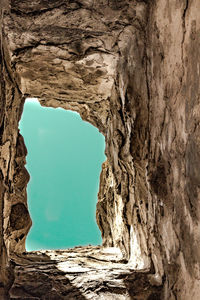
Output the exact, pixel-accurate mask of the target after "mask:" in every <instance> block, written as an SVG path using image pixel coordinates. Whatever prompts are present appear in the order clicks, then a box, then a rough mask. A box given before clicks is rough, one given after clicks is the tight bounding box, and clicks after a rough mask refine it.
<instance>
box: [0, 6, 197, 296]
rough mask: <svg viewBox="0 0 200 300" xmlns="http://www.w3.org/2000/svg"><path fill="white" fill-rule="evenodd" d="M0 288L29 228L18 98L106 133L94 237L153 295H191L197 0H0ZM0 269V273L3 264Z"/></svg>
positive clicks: (193, 272)
mask: <svg viewBox="0 0 200 300" xmlns="http://www.w3.org/2000/svg"><path fill="white" fill-rule="evenodd" d="M0 9H1V49H0V51H1V56H0V63H1V71H0V73H1V81H0V84H1V107H0V147H1V150H0V151H1V157H0V168H1V172H0V186H1V189H0V192H1V206H0V214H1V226H0V230H1V238H2V237H4V238H3V239H2V240H1V247H0V250H1V253H0V255H1V256H0V257H1V265H2V268H1V271H0V281H1V282H2V284H1V286H0V292H1V290H2V293H3V292H5V293H6V291H7V290H8V289H9V287H10V284H11V283H12V280H10V279H8V278H11V277H12V276H10V277H9V276H8V274H7V273H9V272H10V273H12V272H11V268H10V265H9V261H8V262H7V258H6V257H7V254H6V253H7V252H8V254H9V253H13V252H18V253H21V252H22V251H24V250H25V249H24V241H25V238H26V234H27V232H28V230H29V228H30V226H31V220H30V217H29V213H28V210H27V204H26V185H27V182H28V179H29V175H28V173H27V171H26V169H25V167H24V164H25V156H26V148H25V145H24V142H23V138H22V137H21V136H20V134H19V133H18V129H17V127H18V121H19V119H20V116H21V113H22V108H23V103H24V98H25V97H27V96H32V97H38V98H39V100H40V103H41V104H42V105H44V106H52V107H63V108H65V109H71V110H75V111H77V112H79V113H80V115H81V116H82V118H83V119H84V120H86V121H88V122H90V123H91V124H93V125H94V126H96V127H97V128H98V129H99V130H100V131H101V132H102V133H103V134H104V135H105V138H106V155H107V161H106V162H105V163H104V164H103V168H102V174H101V178H100V191H99V196H98V198H99V199H98V204H97V223H98V225H99V227H100V229H101V232H102V238H103V246H107V247H118V248H119V249H120V251H121V254H122V256H123V259H125V260H128V261H129V265H131V266H132V268H135V269H141V270H143V269H148V270H151V274H152V276H150V277H149V278H150V282H151V284H152V285H162V284H163V286H164V295H163V299H170V300H174V299H181V300H189V299H194V300H198V299H199V298H200V280H199V279H200V266H199V262H200V250H199V242H200V241H199V239H200V238H199V236H200V235H199V233H200V232H199V231H200V228H199V219H200V211H199V205H198V204H199V187H200V172H199V170H200V166H199V164H200V141H199V131H200V127H199V123H200V122H199V121H200V113H199V109H200V108H199V94H200V90H199V89H200V84H199V58H200V57H199V56H200V53H199V51H200V47H199V44H200V35H199V33H200V13H199V12H200V2H199V0H170V1H169V0H168V1H166V0H157V1H150V0H149V1H148V0H146V1H141V0H119V1H117V0H108V1H106V0H54V1H53V0H52V1H46V0H34V1H25V0H11V1H10V5H9V1H6V0H4V1H2V0H1V5H0ZM5 268H6V271H4V270H5Z"/></svg>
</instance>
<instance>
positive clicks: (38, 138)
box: [20, 98, 106, 251]
mask: <svg viewBox="0 0 200 300" xmlns="http://www.w3.org/2000/svg"><path fill="white" fill-rule="evenodd" d="M20 133H21V134H22V135H23V137H24V139H25V144H26V147H27V150H28V156H27V165H26V168H27V170H28V172H29V174H30V176H31V179H30V182H29V184H28V206H29V211H30V214H31V218H32V221H33V225H32V228H31V230H30V232H29V234H28V237H27V241H26V249H27V251H32V250H39V249H64V248H69V247H73V246H79V245H88V244H92V245H98V244H101V234H100V231H99V229H98V226H97V224H96V220H95V210H96V203H97V193H98V188H99V176H100V172H101V165H102V163H103V162H104V161H105V159H106V158H105V155H104V150H105V139H104V137H103V135H102V134H101V133H99V131H98V129H96V128H95V127H94V126H92V125H91V124H89V123H87V122H84V121H82V119H81V118H80V116H79V114H78V113H74V112H72V111H66V110H64V109H60V108H58V109H53V108H44V107H42V106H41V105H40V104H39V102H38V101H37V100H36V99H32V98H31V99H27V100H26V103H25V106H24V111H23V115H22V119H21V121H20Z"/></svg>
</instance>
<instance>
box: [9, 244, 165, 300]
mask: <svg viewBox="0 0 200 300" xmlns="http://www.w3.org/2000/svg"><path fill="white" fill-rule="evenodd" d="M13 259H14V260H15V263H16V266H15V282H14V284H13V286H12V289H11V291H10V295H11V299H20V300H23V299H35V300H36V299H41V300H43V299H44V300H45V299H48V300H61V299H66V300H74V299H76V300H79V299H80V300H84V299H88V300H89V299H91V300H100V299H106V300H109V299H110V300H111V299H113V300H129V299H130V300H131V299H142V300H147V299H148V300H150V299H156V300H159V299H162V298H161V297H162V288H161V287H153V286H151V285H150V283H149V280H148V270H142V271H143V272H141V271H140V272H136V271H135V270H134V269H133V268H132V267H131V265H129V264H127V263H126V264H125V263H124V261H123V260H121V259H122V257H121V253H120V252H119V249H117V248H102V247H94V246H93V247H91V246H88V247H76V248H74V249H68V250H56V251H53V250H49V251H37V252H29V253H26V254H23V255H22V254H21V255H18V256H15V257H13Z"/></svg>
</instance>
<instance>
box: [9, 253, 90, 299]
mask: <svg viewBox="0 0 200 300" xmlns="http://www.w3.org/2000/svg"><path fill="white" fill-rule="evenodd" d="M13 260H14V263H15V281H14V284H13V286H12V288H11V290H10V297H11V299H13V300H14V299H20V300H25V299H26V300H34V299H35V300H62V299H64V300H65V299H67V300H74V299H77V300H86V298H85V297H84V296H83V295H82V294H81V292H80V291H79V290H78V289H77V288H76V287H75V286H73V285H72V284H71V282H70V280H69V279H68V278H67V277H66V273H65V272H62V271H60V270H59V269H58V268H57V267H56V266H57V261H54V260H52V259H51V258H50V257H49V256H48V255H46V254H45V253H42V254H41V253H39V254H38V253H34V252H32V253H24V254H22V255H19V256H17V255H15V256H14V257H13Z"/></svg>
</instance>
